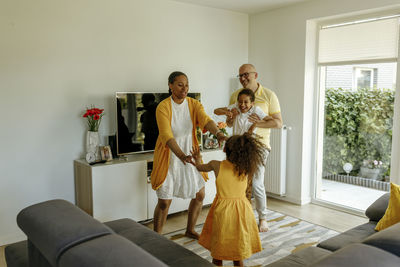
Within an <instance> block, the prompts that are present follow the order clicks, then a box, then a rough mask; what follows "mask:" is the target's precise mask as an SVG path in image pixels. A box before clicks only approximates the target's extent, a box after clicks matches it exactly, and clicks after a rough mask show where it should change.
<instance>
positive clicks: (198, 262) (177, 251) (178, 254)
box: [106, 219, 214, 267]
mask: <svg viewBox="0 0 400 267" xmlns="http://www.w3.org/2000/svg"><path fill="white" fill-rule="evenodd" d="M106 224H107V225H108V226H109V227H110V228H111V229H113V230H114V229H115V232H116V233H118V234H120V235H121V236H123V237H125V238H127V239H128V240H130V241H132V242H133V243H135V244H136V245H138V246H140V247H141V248H143V249H144V250H146V251H147V252H149V253H150V254H152V255H153V256H155V257H156V258H158V259H159V260H161V261H162V262H164V263H165V264H167V265H168V266H191V267H196V266H214V265H213V264H211V263H210V262H209V261H207V260H205V259H203V258H202V257H200V256H198V255H197V254H195V253H193V252H192V251H190V250H188V249H185V248H184V247H182V246H180V245H178V244H177V243H175V242H173V241H171V240H169V239H167V238H166V237H164V236H162V235H160V234H158V233H156V232H154V231H153V230H151V229H149V228H147V227H146V226H143V225H141V224H140V223H137V222H134V221H132V220H130V222H129V219H123V220H117V221H113V222H108V223H106ZM129 224H131V226H130V227H129V229H126V227H127V226H128V225H129ZM124 228H125V230H123V229H124ZM193 242H197V241H196V240H193Z"/></svg>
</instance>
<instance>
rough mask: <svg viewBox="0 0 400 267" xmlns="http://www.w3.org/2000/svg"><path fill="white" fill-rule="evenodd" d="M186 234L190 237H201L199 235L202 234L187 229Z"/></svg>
mask: <svg viewBox="0 0 400 267" xmlns="http://www.w3.org/2000/svg"><path fill="white" fill-rule="evenodd" d="M185 236H186V237H189V238H193V239H197V240H198V239H199V237H200V235H199V234H198V233H196V232H189V231H186V232H185Z"/></svg>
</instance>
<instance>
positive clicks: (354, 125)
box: [323, 88, 394, 175]
mask: <svg viewBox="0 0 400 267" xmlns="http://www.w3.org/2000/svg"><path fill="white" fill-rule="evenodd" d="M393 110H394V91H393V90H390V89H358V90H345V89H341V88H339V89H333V88H332V89H327V90H326V92H325V136H324V156H323V173H324V175H327V174H341V173H344V171H343V164H344V163H346V162H350V163H351V164H352V165H353V171H352V172H351V174H352V175H357V174H358V170H359V169H360V166H361V165H362V162H363V160H365V159H367V160H380V161H382V162H383V169H384V175H389V174H390V155H391V147H392V126H393Z"/></svg>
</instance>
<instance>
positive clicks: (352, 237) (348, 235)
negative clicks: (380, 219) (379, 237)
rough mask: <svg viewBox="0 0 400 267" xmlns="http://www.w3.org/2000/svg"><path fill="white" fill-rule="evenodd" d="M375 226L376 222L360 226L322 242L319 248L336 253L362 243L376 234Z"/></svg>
mask: <svg viewBox="0 0 400 267" xmlns="http://www.w3.org/2000/svg"><path fill="white" fill-rule="evenodd" d="M375 226H376V222H372V221H371V222H367V223H365V224H361V225H358V226H356V227H354V228H352V229H350V230H348V231H346V232H343V233H341V234H339V235H337V236H334V237H331V238H329V239H327V240H325V241H322V242H321V243H319V244H318V245H317V246H318V247H320V248H324V249H327V250H330V251H336V250H338V249H341V248H342V247H344V246H346V245H349V244H352V243H360V242H361V241H363V240H364V239H365V238H367V237H368V236H370V235H372V234H374V233H376V231H375Z"/></svg>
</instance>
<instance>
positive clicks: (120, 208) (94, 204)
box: [74, 149, 225, 222]
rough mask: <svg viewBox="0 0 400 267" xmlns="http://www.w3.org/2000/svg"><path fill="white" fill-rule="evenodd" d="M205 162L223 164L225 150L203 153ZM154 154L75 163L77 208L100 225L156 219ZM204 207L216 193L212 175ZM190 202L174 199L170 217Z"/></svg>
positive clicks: (207, 187)
mask: <svg viewBox="0 0 400 267" xmlns="http://www.w3.org/2000/svg"><path fill="white" fill-rule="evenodd" d="M202 155H203V160H204V162H208V161H210V160H213V159H215V160H223V159H225V153H223V152H222V150H220V149H217V150H204V151H203V152H202ZM152 161H153V153H145V154H135V155H130V156H127V157H126V158H125V159H115V160H113V161H110V162H107V163H102V164H95V165H89V164H88V163H87V162H86V161H85V160H84V159H78V160H75V161H74V176H75V202H76V205H77V206H78V207H80V208H81V209H83V210H84V211H86V212H87V213H88V214H90V215H92V216H93V217H94V218H96V219H98V220H100V221H102V222H103V221H110V220H116V219H121V218H131V219H133V220H135V221H143V220H149V219H152V218H153V212H154V208H155V206H156V204H157V195H156V193H155V191H154V190H153V189H152V188H151V184H150V177H149V174H148V167H149V166H150V165H151V164H149V163H151V162H152ZM208 176H209V178H210V179H209V180H208V182H206V186H205V191H206V196H205V198H204V201H203V205H209V204H211V203H212V201H213V199H214V196H215V193H216V189H215V176H214V173H213V172H209V173H208ZM189 202H190V199H179V198H174V199H173V200H172V204H171V206H170V209H169V214H171V213H175V212H180V211H184V210H187V208H188V207H189Z"/></svg>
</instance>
